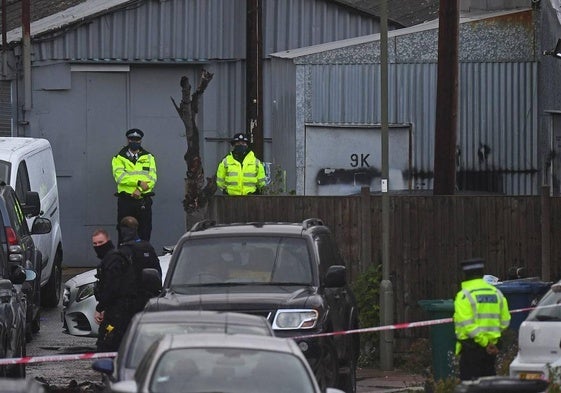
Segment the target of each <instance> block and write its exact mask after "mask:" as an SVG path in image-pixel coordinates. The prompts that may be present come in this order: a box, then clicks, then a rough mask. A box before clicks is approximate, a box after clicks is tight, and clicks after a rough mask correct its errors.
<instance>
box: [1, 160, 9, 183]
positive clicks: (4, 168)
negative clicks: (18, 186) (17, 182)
mask: <svg viewBox="0 0 561 393" xmlns="http://www.w3.org/2000/svg"><path fill="white" fill-rule="evenodd" d="M11 169H12V164H11V163H10V162H7V161H2V160H0V182H2V181H3V182H4V183H6V184H10V170H11Z"/></svg>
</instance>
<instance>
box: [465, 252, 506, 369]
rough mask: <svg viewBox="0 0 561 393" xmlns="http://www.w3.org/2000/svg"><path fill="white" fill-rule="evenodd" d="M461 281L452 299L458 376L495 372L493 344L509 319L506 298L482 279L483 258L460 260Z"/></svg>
mask: <svg viewBox="0 0 561 393" xmlns="http://www.w3.org/2000/svg"><path fill="white" fill-rule="evenodd" d="M461 265H462V270H463V271H464V275H465V280H464V281H463V282H462V289H461V290H460V291H459V292H458V294H457V295H456V299H455V300H454V329H455V332H456V338H457V339H458V341H457V343H456V355H458V354H459V355H460V379H461V380H471V379H477V378H479V377H483V376H492V375H496V371H495V361H496V356H497V353H498V352H499V350H498V348H497V343H498V341H499V339H500V338H501V334H502V332H503V330H505V329H506V328H507V327H508V324H509V322H510V312H509V310H508V304H507V300H506V298H505V297H504V295H503V294H502V293H501V291H500V290H498V289H497V288H496V287H495V286H493V285H491V284H489V283H487V282H486V281H485V280H483V269H484V267H485V261H484V260H483V259H481V258H475V259H468V260H465V261H462V262H461Z"/></svg>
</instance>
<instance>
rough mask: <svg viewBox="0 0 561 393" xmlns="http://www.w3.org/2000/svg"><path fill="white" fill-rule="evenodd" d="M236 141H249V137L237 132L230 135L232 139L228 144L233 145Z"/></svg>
mask: <svg viewBox="0 0 561 393" xmlns="http://www.w3.org/2000/svg"><path fill="white" fill-rule="evenodd" d="M236 142H245V143H249V138H248V137H247V135H245V134H243V133H241V132H238V133H237V134H236V135H234V136H233V137H232V140H231V141H230V144H231V145H233V144H234V143H236Z"/></svg>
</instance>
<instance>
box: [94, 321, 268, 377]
mask: <svg viewBox="0 0 561 393" xmlns="http://www.w3.org/2000/svg"><path fill="white" fill-rule="evenodd" d="M182 333H221V334H224V333H226V334H255V335H260V336H273V329H271V325H269V322H267V319H265V318H264V317H260V316H257V315H249V314H241V313H234V312H217V311H186V310H180V311H161V312H141V313H138V314H136V315H135V316H134V317H133V319H132V320H131V323H130V324H129V326H128V328H127V331H126V333H125V335H124V337H123V340H122V342H121V346H120V348H119V352H118V354H117V357H116V358H115V360H114V361H113V360H111V359H99V360H96V361H95V362H94V363H93V364H92V368H93V369H94V370H96V371H100V372H102V373H104V385H105V386H110V385H111V384H112V383H113V382H117V381H123V380H127V379H133V378H134V372H135V370H136V368H137V366H138V364H139V363H140V360H141V359H142V356H144V354H145V353H146V351H147V350H148V348H149V347H150V345H152V344H153V343H154V342H155V341H157V340H158V339H159V338H161V337H163V336H164V335H166V334H182Z"/></svg>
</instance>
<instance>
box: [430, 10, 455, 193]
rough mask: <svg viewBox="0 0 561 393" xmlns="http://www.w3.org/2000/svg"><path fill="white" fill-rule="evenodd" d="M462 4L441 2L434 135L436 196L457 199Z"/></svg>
mask: <svg viewBox="0 0 561 393" xmlns="http://www.w3.org/2000/svg"><path fill="white" fill-rule="evenodd" d="M459 23H460V14H459V9H458V0H440V9H439V13H438V76H437V90H436V127H435V133H434V144H435V146H434V192H433V194H434V195H454V191H455V189H456V138H457V137H456V133H457V127H458V122H457V119H458V36H459Z"/></svg>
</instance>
